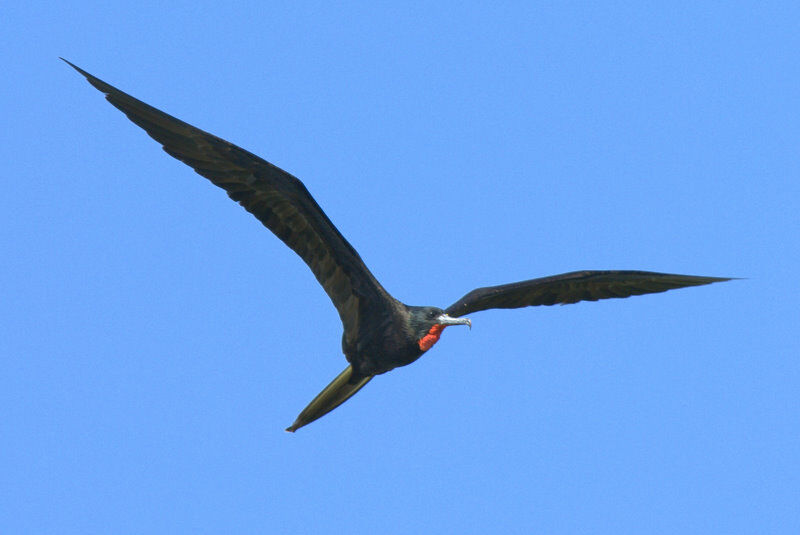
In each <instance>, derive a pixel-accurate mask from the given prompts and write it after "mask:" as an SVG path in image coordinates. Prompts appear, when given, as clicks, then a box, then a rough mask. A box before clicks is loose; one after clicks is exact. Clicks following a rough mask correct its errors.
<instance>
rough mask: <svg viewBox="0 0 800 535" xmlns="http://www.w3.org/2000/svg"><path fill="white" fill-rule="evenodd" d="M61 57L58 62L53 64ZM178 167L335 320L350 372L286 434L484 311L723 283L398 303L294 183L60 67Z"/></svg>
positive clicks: (669, 278)
mask: <svg viewBox="0 0 800 535" xmlns="http://www.w3.org/2000/svg"><path fill="white" fill-rule="evenodd" d="M61 59H63V58H61ZM64 61H65V62H66V63H67V64H68V65H70V66H71V67H72V68H74V69H75V70H76V71H78V72H79V73H80V74H82V75H83V76H84V77H85V78H86V80H88V81H89V83H90V84H92V85H93V86H94V87H95V88H97V89H98V90H100V92H102V93H104V94H105V97H106V100H108V101H109V102H110V103H111V104H112V105H113V106H114V107H116V108H118V109H119V110H120V111H122V112H123V113H124V114H125V115H127V116H128V119H130V120H131V121H133V122H134V123H136V124H137V125H139V126H140V127H142V128H143V129H144V130H145V131H146V132H147V134H148V135H149V136H150V137H152V138H153V139H155V140H156V141H157V142H158V143H160V144H161V145H162V147H163V149H164V151H166V153H167V154H169V155H170V156H172V157H174V158H177V159H178V160H180V161H182V162H184V163H185V164H187V165H188V166H189V167H191V168H192V169H194V170H195V171H196V172H197V173H199V174H200V175H202V176H204V177H206V178H207V179H209V180H210V181H211V182H212V183H213V184H214V185H216V186H219V187H220V188H222V189H224V190H225V191H226V192H227V193H228V196H229V197H230V198H231V199H233V200H234V201H236V202H238V203H239V204H241V205H242V207H244V209H245V210H247V211H248V212H250V213H251V214H253V215H254V216H255V217H256V219H258V220H259V221H261V223H262V224H263V225H264V226H265V227H267V228H268V229H269V230H271V231H272V232H273V233H274V234H275V235H276V236H277V237H278V238H280V240H281V241H283V242H284V243H285V244H286V245H288V246H289V248H291V249H292V250H293V251H294V252H295V253H297V254H298V255H299V256H300V258H302V259H303V261H304V262H305V263H306V264H307V265H308V267H309V268H310V269H311V272H312V273H313V274H314V276H315V277H316V278H317V281H319V283H320V284H321V285H322V288H323V289H324V290H325V292H326V293H327V294H328V297H330V299H331V301H333V305H334V306H335V307H336V310H337V311H338V313H339V318H340V319H341V320H342V326H343V328H344V333H343V335H342V351H343V352H344V355H345V357H346V358H347V361H348V363H349V365H348V366H347V368H345V370H344V371H343V372H342V373H340V374H339V375H338V376H337V377H336V378H335V379H334V380H333V381H331V383H330V384H329V385H328V386H327V387H325V389H324V390H322V392H320V393H319V394H318V395H317V397H315V398H314V399H313V400H312V401H311V403H309V404H308V406H307V407H306V408H305V409H303V411H302V412H301V413H300V414H299V415H298V416H297V419H296V420H295V422H294V423H293V424H292V425H291V426H289V427H288V428H287V429H286V430H287V431H292V432H294V431H296V430H297V429H299V428H301V427H303V426H305V425H307V424H309V423H311V422H313V421H314V420H316V419H318V418H320V417H322V416H324V415H325V414H327V413H329V412H330V411H332V410H333V409H335V408H336V407H338V406H339V405H341V404H342V403H344V402H345V401H347V400H348V399H349V398H350V397H351V396H353V394H355V393H356V392H358V391H359V390H360V389H361V388H362V387H363V386H364V385H366V384H367V383H368V382H369V381H370V380H371V379H372V378H373V377H374V376H376V375H380V374H382V373H386V372H388V371H390V370H392V369H394V368H397V367H398V366H405V365H407V364H411V363H412V362H414V361H415V360H417V359H418V358H420V357H421V356H422V355H423V354H424V353H425V352H426V351H428V350H429V349H430V348H431V347H433V345H434V344H435V343H436V342H437V341H438V340H439V337H440V336H441V335H442V331H443V330H444V329H445V327H448V326H450V325H468V326H470V327H471V326H472V323H471V321H470V320H469V319H468V318H466V317H464V316H466V315H467V314H471V313H473V312H478V311H481V310H488V309H491V308H521V307H529V306H537V305H554V304H562V305H565V304H569V303H577V302H578V301H597V300H598V299H609V298H614V297H629V296H632V295H642V294H649V293H657V292H665V291H667V290H672V289H675V288H683V287H687V286H701V285H704V284H711V283H713V282H721V281H727V280H731V279H730V278H725V277H698V276H692V275H673V274H668V273H654V272H648V271H575V272H571V273H564V274H561V275H554V276H551V277H543V278H538V279H531V280H526V281H521V282H513V283H510V284H503V285H500V286H491V287H487V288H477V289H475V290H472V291H471V292H468V293H467V294H466V295H464V297H462V298H461V299H459V300H458V301H456V302H455V303H453V304H452V305H450V306H448V307H447V308H445V309H441V308H437V307H433V306H410V305H406V304H404V303H402V302H400V301H398V300H397V299H395V298H394V297H392V296H391V295H390V294H389V292H387V291H386V290H385V289H384V288H383V286H381V284H380V283H379V282H378V281H377V279H375V277H374V276H373V275H372V273H370V271H369V269H367V266H366V265H365V264H364V262H363V261H362V260H361V257H360V256H359V255H358V253H357V252H356V250H355V249H354V248H353V246H352V245H350V243H348V241H347V240H346V239H345V238H344V236H342V235H341V233H340V232H339V231H338V230H337V229H336V227H335V226H334V225H333V223H332V222H331V220H330V219H328V217H327V216H326V215H325V213H324V212H323V211H322V208H320V207H319V205H318V204H317V203H316V201H315V200H314V198H313V197H312V196H311V194H310V193H309V192H308V190H307V189H306V187H305V186H304V185H303V183H302V182H300V180H298V179H297V178H295V177H294V176H292V175H290V174H289V173H287V172H286V171H283V170H282V169H279V168H278V167H275V166H274V165H272V164H271V163H269V162H267V161H266V160H263V159H261V158H259V157H258V156H256V155H255V154H252V153H250V152H248V151H246V150H244V149H242V148H240V147H237V146H236V145H234V144H232V143H229V142H228V141H225V140H224V139H220V138H218V137H216V136H214V135H212V134H209V133H207V132H204V131H202V130H200V129H199V128H195V127H194V126H191V125H189V124H187V123H185V122H183V121H181V120H179V119H176V118H175V117H172V116H171V115H168V114H166V113H164V112H163V111H160V110H158V109H156V108H154V107H152V106H149V105H148V104H145V103H144V102H142V101H140V100H137V99H135V98H133V97H132V96H130V95H128V94H127V93H124V92H122V91H120V90H119V89H117V88H115V87H113V86H111V85H109V84H107V83H106V82H104V81H102V80H100V79H99V78H96V77H94V76H92V75H91V74H89V73H88V72H86V71H84V70H83V69H81V68H80V67H77V66H76V65H73V64H72V63H70V62H69V61H67V60H64Z"/></svg>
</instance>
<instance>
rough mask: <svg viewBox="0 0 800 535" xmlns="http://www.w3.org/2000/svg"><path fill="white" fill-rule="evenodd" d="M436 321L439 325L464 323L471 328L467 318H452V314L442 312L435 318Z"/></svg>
mask: <svg viewBox="0 0 800 535" xmlns="http://www.w3.org/2000/svg"><path fill="white" fill-rule="evenodd" d="M436 323H438V324H439V325H444V326H445V327H446V326H448V325H466V326H467V327H469V328H470V329H472V322H471V321H470V320H469V318H454V317H452V316H448V315H447V314H442V315H441V316H439V317H438V318H436Z"/></svg>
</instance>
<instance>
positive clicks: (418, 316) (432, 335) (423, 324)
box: [408, 307, 472, 351]
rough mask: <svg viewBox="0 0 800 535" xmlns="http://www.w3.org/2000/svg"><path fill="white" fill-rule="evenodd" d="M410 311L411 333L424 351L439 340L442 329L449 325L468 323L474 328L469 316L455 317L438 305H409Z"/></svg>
mask: <svg viewBox="0 0 800 535" xmlns="http://www.w3.org/2000/svg"><path fill="white" fill-rule="evenodd" d="M408 308H409V312H410V315H411V317H410V326H411V334H412V335H413V337H414V341H415V342H416V344H417V346H418V347H419V349H420V350H422V351H427V350H429V349H430V348H431V347H433V344H435V343H436V342H438V341H439V337H440V336H441V335H442V331H443V330H444V328H445V327H447V326H448V325H467V326H469V328H470V329H471V328H472V322H471V321H470V320H469V319H468V318H454V317H452V316H448V315H447V314H445V312H444V310H442V309H441V308H436V307H408Z"/></svg>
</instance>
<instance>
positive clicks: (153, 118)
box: [62, 58, 391, 333]
mask: <svg viewBox="0 0 800 535" xmlns="http://www.w3.org/2000/svg"><path fill="white" fill-rule="evenodd" d="M62 59H63V58H62ZM64 61H65V62H66V63H67V64H69V65H70V66H71V67H73V68H74V69H75V70H76V71H78V72H79V73H81V74H82V75H83V76H84V77H86V79H87V80H88V81H89V83H91V84H92V85H93V86H94V87H96V88H97V89H99V90H100V91H101V92H103V93H105V95H106V100H108V101H109V102H110V103H111V104H112V105H114V106H115V107H116V108H118V109H120V110H121V111H122V112H123V113H124V114H125V115H127V116H128V118H129V119H130V120H131V121H133V122H134V123H136V124H137V125H139V126H140V127H142V128H143V129H144V130H145V131H146V132H147V133H148V134H149V135H150V137H152V138H153V139H155V140H156V141H158V142H159V143H161V145H162V146H163V148H164V150H165V151H166V152H167V154H169V155H171V156H173V157H175V158H177V159H178V160H181V161H182V162H184V163H185V164H187V165H189V166H190V167H192V168H193V169H194V170H195V171H197V173H199V174H200V175H202V176H204V177H206V178H207V179H209V180H210V181H211V182H212V183H214V184H215V185H216V186H219V187H220V188H222V189H224V190H225V191H227V192H228V196H229V197H230V198H231V199H233V200H234V201H236V202H238V203H239V204H241V205H242V206H243V207H244V208H245V210H247V211H248V212H250V213H251V214H253V215H254V216H255V217H256V218H257V219H258V220H259V221H261V223H263V224H264V226H265V227H267V228H268V229H269V230H271V231H272V232H273V233H275V235H276V236H277V237H278V238H280V239H281V240H282V241H283V242H284V243H285V244H286V245H288V246H289V247H290V248H291V249H292V250H293V251H294V252H295V253H297V254H298V255H299V256H300V258H302V259H303V261H305V263H306V264H308V267H310V268H311V271H312V272H313V273H314V276H316V278H317V280H318V281H319V283H320V284H321V285H322V287H323V288H324V289H325V291H326V292H327V294H328V296H330V298H331V300H332V301H333V304H334V306H335V307H336V309H337V310H338V311H339V316H340V317H341V319H342V323H343V324H344V328H345V331H346V332H350V333H355V332H357V331H358V318H359V309H360V306H361V305H363V300H364V299H366V300H367V301H368V302H369V303H370V304H371V306H375V305H376V304H377V303H383V302H387V303H388V302H389V301H391V297H390V296H389V295H388V294H387V293H386V291H385V290H384V289H383V288H382V287H381V285H380V284H379V283H378V282H377V280H376V279H375V277H373V275H372V274H371V273H370V272H369V270H368V269H367V267H366V265H365V264H364V262H363V261H362V260H361V258H360V257H359V255H358V253H357V252H356V251H355V249H353V247H352V246H351V245H350V244H349V243H348V242H347V240H346V239H345V238H344V237H343V236H342V235H341V234H340V233H339V231H338V230H337V229H336V227H335V226H334V225H333V223H331V221H330V220H329V219H328V217H327V216H326V215H325V213H324V212H323V211H322V209H321V208H320V207H319V205H318V204H317V203H316V201H314V199H313V198H312V197H311V195H310V194H309V192H308V190H307V189H306V188H305V186H304V185H303V183H302V182H300V180H298V179H297V178H295V177H293V176H292V175H290V174H289V173H287V172H285V171H283V170H281V169H279V168H277V167H275V166H274V165H272V164H271V163H269V162H267V161H265V160H263V159H261V158H259V157H258V156H256V155H255V154H252V153H250V152H248V151H246V150H244V149H242V148H240V147H237V146H236V145H234V144H232V143H229V142H227V141H225V140H224V139H220V138H218V137H216V136H214V135H211V134H209V133H207V132H204V131H202V130H200V129H198V128H195V127H194V126H191V125H189V124H187V123H185V122H183V121H181V120H179V119H176V118H175V117H172V116H171V115H168V114H166V113H164V112H162V111H160V110H157V109H156V108H154V107H152V106H149V105H147V104H145V103H144V102H142V101H140V100H137V99H135V98H133V97H132V96H130V95H128V94H126V93H124V92H122V91H120V90H119V89H117V88H115V87H113V86H111V85H109V84H107V83H105V82H103V81H102V80H100V79H98V78H96V77H94V76H92V75H91V74H89V73H88V72H86V71H84V70H83V69H81V68H79V67H77V66H75V65H73V64H72V63H70V62H69V61H67V60H64Z"/></svg>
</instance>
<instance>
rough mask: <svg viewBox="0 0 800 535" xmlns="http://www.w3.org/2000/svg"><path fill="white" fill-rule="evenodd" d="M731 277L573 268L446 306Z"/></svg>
mask: <svg viewBox="0 0 800 535" xmlns="http://www.w3.org/2000/svg"><path fill="white" fill-rule="evenodd" d="M727 280H731V279H730V278H725V277H696V276H694V275H673V274H670V273H654V272H651V271H573V272H571V273H563V274H561V275H553V276H552V277H542V278H540V279H531V280H527V281H521V282H512V283H511V284H502V285H500V286H489V287H487V288H477V289H475V290H472V291H471V292H469V293H468V294H467V295H465V296H464V297H462V298H461V299H459V300H458V301H456V302H455V303H453V304H452V305H450V306H449V307H447V309H446V310H445V312H447V313H448V314H450V315H451V316H464V315H466V314H470V313H472V312H478V311H480V310H487V309H490V308H522V307H530V306H538V305H555V304H560V305H568V304H570V303H577V302H578V301H598V300H600V299H613V298H624V297H630V296H632V295H642V294H652V293H659V292H666V291H667V290H674V289H675V288H684V287H686V286H702V285H704V284H711V283H712V282H722V281H727Z"/></svg>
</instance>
